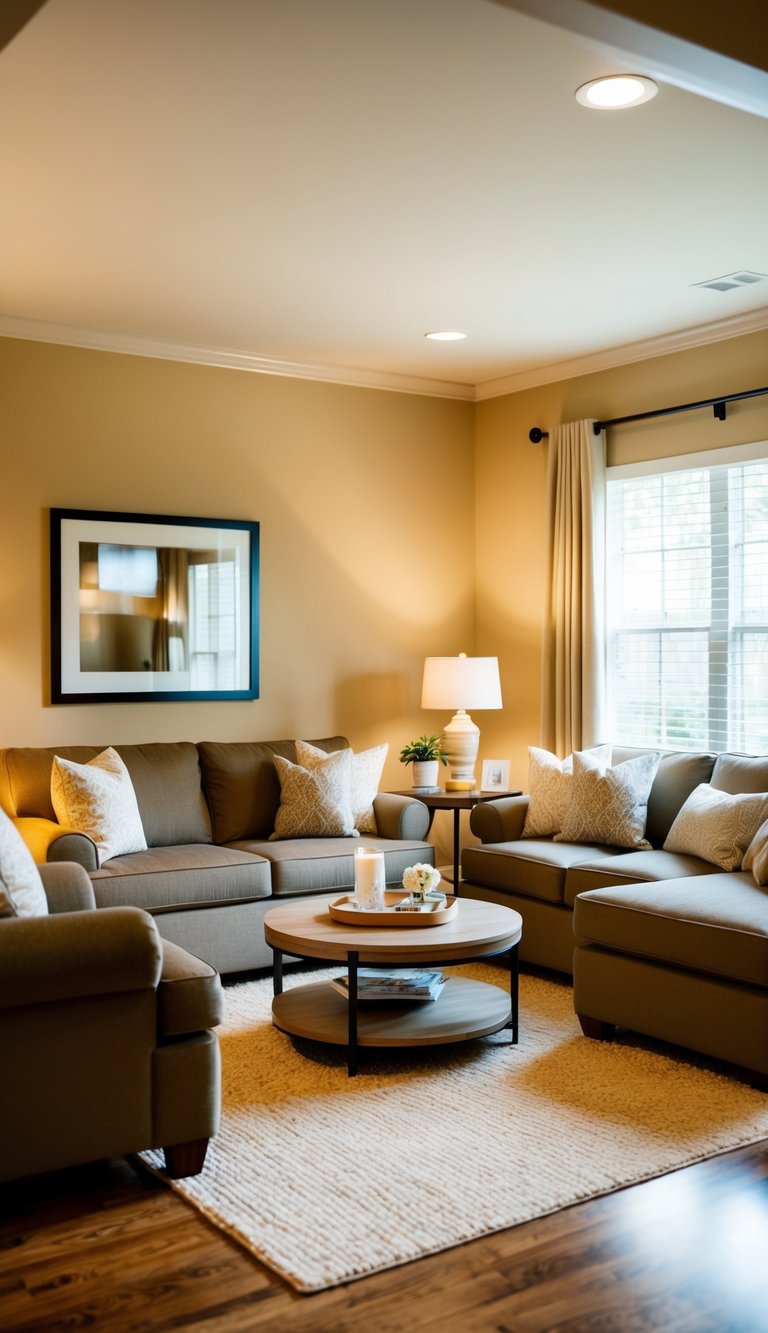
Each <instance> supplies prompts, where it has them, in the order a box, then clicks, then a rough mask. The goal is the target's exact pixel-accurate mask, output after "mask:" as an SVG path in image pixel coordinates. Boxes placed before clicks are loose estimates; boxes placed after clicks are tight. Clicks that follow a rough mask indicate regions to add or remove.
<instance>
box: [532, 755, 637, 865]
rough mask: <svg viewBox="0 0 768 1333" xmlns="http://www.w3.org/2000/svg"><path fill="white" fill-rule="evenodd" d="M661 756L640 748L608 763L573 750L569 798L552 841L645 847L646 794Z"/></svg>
mask: <svg viewBox="0 0 768 1333" xmlns="http://www.w3.org/2000/svg"><path fill="white" fill-rule="evenodd" d="M660 758H661V756H660V755H658V754H655V753H654V754H644V755H640V756H639V757H638V758H637V759H626V760H625V761H624V763H623V764H616V766H615V767H614V768H607V767H606V766H605V764H604V763H603V762H601V761H600V760H598V759H595V758H593V757H592V756H591V755H589V754H586V753H584V752H581V753H580V752H579V751H576V753H575V754H574V756H573V780H572V782H571V800H570V803H569V805H568V809H567V811H566V813H565V818H564V820H563V827H562V830H561V832H560V833H558V834H557V835H556V836H555V842H599V843H604V844H605V845H606V846H608V847H635V848H643V849H647V848H649V847H650V845H651V844H650V843H649V842H648V840H647V838H646V836H645V823H646V818H647V815H648V797H649V795H650V791H651V785H652V783H653V779H654V778H655V776H656V769H657V768H658V767H659V760H660Z"/></svg>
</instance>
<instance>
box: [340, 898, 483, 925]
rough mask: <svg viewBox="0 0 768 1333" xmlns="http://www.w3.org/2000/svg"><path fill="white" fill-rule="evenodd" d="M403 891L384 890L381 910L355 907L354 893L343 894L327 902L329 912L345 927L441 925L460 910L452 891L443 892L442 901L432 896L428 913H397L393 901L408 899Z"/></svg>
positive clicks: (399, 901) (398, 901)
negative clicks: (365, 910) (444, 893)
mask: <svg viewBox="0 0 768 1333" xmlns="http://www.w3.org/2000/svg"><path fill="white" fill-rule="evenodd" d="M407 897H408V894H407V893H406V892H405V890H404V889H403V890H400V889H387V890H386V892H385V894H384V900H385V903H386V904H387V905H386V907H385V908H384V910H383V911H381V912H363V911H361V910H360V908H359V907H356V906H355V900H354V894H351V893H345V894H344V895H343V897H341V898H334V900H333V902H330V903H329V904H328V912H329V915H330V916H332V917H333V919H334V921H343V922H344V925H345V926H387V927H388V928H390V929H391V928H392V927H398V926H442V925H443V924H444V923H445V922H446V921H451V920H452V919H453V917H455V916H456V913H457V912H458V910H459V900H458V898H456V897H454V896H453V895H452V894H446V897H445V901H443V900H442V899H433V903H434V906H432V909H431V911H429V912H423V911H422V912H416V911H414V912H408V911H405V912H396V911H395V903H401V902H402V901H403V898H407Z"/></svg>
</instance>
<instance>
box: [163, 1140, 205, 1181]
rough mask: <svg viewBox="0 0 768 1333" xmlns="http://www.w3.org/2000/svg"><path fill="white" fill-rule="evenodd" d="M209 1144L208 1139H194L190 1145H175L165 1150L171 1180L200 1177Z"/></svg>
mask: <svg viewBox="0 0 768 1333" xmlns="http://www.w3.org/2000/svg"><path fill="white" fill-rule="evenodd" d="M208 1142H209V1140H208V1139H192V1141H191V1142H190V1143H173V1144H171V1146H170V1147H169V1148H163V1153H164V1155H165V1169H166V1172H167V1174H168V1175H169V1176H170V1177H171V1180H180V1179H181V1177H182V1176H199V1175H200V1172H201V1171H202V1169H203V1163H204V1162H205V1154H206V1152H207V1151H208Z"/></svg>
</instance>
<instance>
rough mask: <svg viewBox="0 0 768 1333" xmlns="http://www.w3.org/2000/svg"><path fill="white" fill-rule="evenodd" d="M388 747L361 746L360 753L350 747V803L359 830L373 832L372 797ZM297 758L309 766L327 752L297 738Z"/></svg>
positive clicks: (318, 760) (353, 819)
mask: <svg viewBox="0 0 768 1333" xmlns="http://www.w3.org/2000/svg"><path fill="white" fill-rule="evenodd" d="M388 750H389V745H388V744H384V745H376V746H374V747H373V749H371V750H361V751H360V753H359V754H355V752H354V750H353V751H351V772H350V779H349V803H350V806H351V807H352V823H353V824H354V826H355V828H356V829H357V831H358V833H375V832H376V815H375V814H374V810H373V801H374V797H375V796H376V794H377V792H378V790H379V782H380V781H381V773H382V769H383V768H384V761H385V760H386V757H387V751H388ZM296 758H297V761H298V762H299V763H300V764H301V765H302V767H303V768H308V769H310V770H312V769H315V768H317V767H318V765H319V764H322V762H323V760H325V759H327V758H328V752H327V751H326V750H319V749H318V748H317V746H316V745H310V743H309V741H297V742H296Z"/></svg>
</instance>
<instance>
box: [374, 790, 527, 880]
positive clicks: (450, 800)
mask: <svg viewBox="0 0 768 1333" xmlns="http://www.w3.org/2000/svg"><path fill="white" fill-rule="evenodd" d="M522 794H523V793H522V791H443V789H442V787H438V788H436V789H435V790H434V791H421V790H420V789H419V788H418V787H410V788H409V789H408V791H398V792H394V793H393V795H395V796H413V797H414V799H415V800H417V801H422V802H423V804H424V805H426V807H427V809H428V810H429V823H428V825H427V833H429V830H430V829H431V827H432V821H433V819H434V817H435V811H436V810H452V811H453V887H454V889H455V890H456V891H457V892H458V886H459V883H460V882H461V845H460V839H461V812H462V810H474V808H475V806H476V805H482V803H483V802H484V801H498V800H499V798H500V797H501V796H522Z"/></svg>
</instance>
